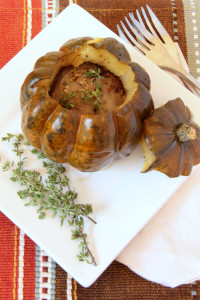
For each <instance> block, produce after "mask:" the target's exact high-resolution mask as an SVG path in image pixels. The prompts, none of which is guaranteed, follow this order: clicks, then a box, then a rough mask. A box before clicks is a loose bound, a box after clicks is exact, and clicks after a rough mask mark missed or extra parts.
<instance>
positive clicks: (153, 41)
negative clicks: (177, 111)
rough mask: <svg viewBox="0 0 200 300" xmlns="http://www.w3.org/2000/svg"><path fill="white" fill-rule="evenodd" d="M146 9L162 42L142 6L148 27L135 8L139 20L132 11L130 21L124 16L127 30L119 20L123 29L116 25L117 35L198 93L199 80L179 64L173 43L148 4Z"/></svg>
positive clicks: (199, 87)
mask: <svg viewBox="0 0 200 300" xmlns="http://www.w3.org/2000/svg"><path fill="white" fill-rule="evenodd" d="M147 10H148V12H149V15H150V17H151V19H152V22H153V24H154V26H155V28H156V29H157V31H158V33H159V34H160V36H161V38H162V39H163V41H164V42H162V41H161V39H160V38H159V36H158V35H157V33H156V31H155V30H154V29H153V27H152V25H151V23H150V21H149V19H148V17H147V14H146V12H145V10H144V8H141V11H142V14H143V17H144V19H145V21H146V23H147V25H148V29H147V28H146V27H145V25H144V22H143V20H142V17H141V15H140V13H139V11H138V10H136V14H137V17H138V20H139V21H137V20H136V19H135V18H134V15H133V13H131V14H129V18H130V19H131V22H130V21H129V19H128V18H127V17H125V21H126V23H127V25H128V28H129V30H128V29H127V27H126V26H125V25H124V22H123V21H121V22H120V23H121V27H122V29H123V30H122V29H121V28H120V26H119V25H117V29H118V33H119V36H120V37H121V38H122V39H123V40H125V41H126V42H127V43H129V44H131V45H134V46H136V47H137V49H138V50H139V51H141V52H142V53H143V54H144V55H146V57H147V58H149V59H150V60H151V61H153V62H154V63H155V64H157V65H158V66H159V67H161V68H162V69H164V70H167V71H170V72H172V73H174V74H176V75H178V76H179V77H180V78H181V79H182V81H183V82H184V84H185V86H186V87H187V88H188V89H189V90H190V91H192V92H193V89H195V92H196V93H197V94H198V95H200V82H199V81H198V80H196V79H195V78H194V77H193V76H192V75H191V74H190V73H188V72H186V71H185V70H184V69H183V68H182V67H181V66H180V57H179V54H178V50H177V48H176V46H175V43H174V42H173V40H172V39H171V38H170V36H169V34H168V33H167V31H166V30H165V28H164V27H163V25H162V24H161V22H160V21H159V20H158V18H157V17H156V15H155V14H154V13H153V11H152V10H151V9H150V7H149V6H148V5H147ZM123 31H124V32H125V34H126V35H125V34H124V32H123ZM130 31H131V32H130ZM133 35H134V36H133ZM127 37H128V38H129V39H128V38H127ZM130 41H131V42H130ZM191 87H192V88H191Z"/></svg>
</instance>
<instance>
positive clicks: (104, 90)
mask: <svg viewBox="0 0 200 300" xmlns="http://www.w3.org/2000/svg"><path fill="white" fill-rule="evenodd" d="M71 93H72V94H71ZM72 95H73V96H74V97H73V98H72V97H70V96H72ZM50 96H51V97H52V98H53V99H55V100H56V101H58V102H59V104H60V105H61V106H63V107H64V108H66V109H70V110H72V111H77V112H79V113H81V114H98V113H102V112H105V111H112V110H115V109H116V108H117V107H118V106H120V105H121V104H123V102H124V98H125V91H124V88H123V84H122V82H121V80H120V78H119V77H117V76H115V75H114V74H112V73H111V72H110V71H109V70H107V69H106V68H104V67H102V66H99V65H96V64H93V63H89V62H88V63H83V64H81V65H80V66H78V67H73V66H67V67H64V68H63V69H62V70H60V71H59V73H58V74H57V76H56V78H55V81H54V82H53V83H52V86H51V89H50Z"/></svg>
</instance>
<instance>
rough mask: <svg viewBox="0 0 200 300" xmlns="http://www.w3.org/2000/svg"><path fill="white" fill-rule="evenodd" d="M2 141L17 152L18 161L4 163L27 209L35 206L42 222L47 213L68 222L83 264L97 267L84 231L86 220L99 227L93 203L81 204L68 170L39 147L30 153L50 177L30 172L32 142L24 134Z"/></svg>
mask: <svg viewBox="0 0 200 300" xmlns="http://www.w3.org/2000/svg"><path fill="white" fill-rule="evenodd" d="M2 141H6V142H11V141H12V145H13V151H14V153H15V154H16V156H17V158H18V160H17V162H16V163H15V162H14V161H12V162H9V161H6V162H4V163H3V162H2V161H1V163H2V170H3V171H8V170H10V171H11V177H10V179H11V181H13V182H17V183H18V184H19V185H20V186H22V187H23V188H22V189H20V190H19V191H18V196H19V197H20V198H21V199H22V200H24V201H25V205H26V206H29V205H31V206H35V207H36V208H37V213H38V217H39V219H44V218H45V217H46V212H47V211H50V212H51V213H52V217H56V216H57V217H59V219H60V225H61V226H63V224H64V222H65V221H67V223H68V225H69V226H70V227H71V228H72V240H77V241H78V242H79V249H80V251H79V253H78V255H77V257H78V259H79V261H85V262H87V263H89V264H93V265H95V266H96V265H97V263H96V261H95V258H94V256H93V254H92V252H91V250H90V248H89V244H88V241H87V234H86V233H85V232H84V218H85V217H86V218H88V219H89V220H90V221H92V222H93V223H95V224H96V222H95V221H94V220H93V219H92V218H91V217H90V214H91V213H92V206H91V205H90V204H80V203H77V201H76V200H77V197H78V195H77V193H76V192H75V191H74V190H72V189H71V187H70V182H69V178H68V177H67V176H66V172H65V167H64V166H63V165H62V164H60V163H57V162H55V161H51V160H49V159H48V158H47V157H46V155H45V154H44V153H43V152H41V151H40V150H38V149H36V148H32V147H30V148H31V149H30V152H31V153H32V154H33V155H35V156H36V158H37V159H39V160H41V161H42V165H43V167H44V168H45V170H46V178H45V177H44V176H42V175H41V174H40V172H38V171H36V170H28V169H27V168H26V167H25V162H26V161H27V158H26V157H25V149H24V146H27V147H29V145H30V144H29V143H28V142H26V141H25V142H24V137H23V135H22V134H18V135H14V134H10V133H8V134H7V136H6V137H3V138H2Z"/></svg>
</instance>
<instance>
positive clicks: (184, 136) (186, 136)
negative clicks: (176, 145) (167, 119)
mask: <svg viewBox="0 0 200 300" xmlns="http://www.w3.org/2000/svg"><path fill="white" fill-rule="evenodd" d="M176 135H177V137H178V139H179V141H180V142H186V141H189V140H195V139H196V137H197V136H196V129H194V128H193V127H191V126H189V125H187V124H185V123H182V124H180V125H179V127H178V129H177V130H176Z"/></svg>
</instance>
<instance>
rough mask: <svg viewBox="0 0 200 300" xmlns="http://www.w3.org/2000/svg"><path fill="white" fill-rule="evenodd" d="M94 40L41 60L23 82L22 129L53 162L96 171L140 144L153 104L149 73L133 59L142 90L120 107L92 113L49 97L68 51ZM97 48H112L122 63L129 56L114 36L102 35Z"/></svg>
mask: <svg viewBox="0 0 200 300" xmlns="http://www.w3.org/2000/svg"><path fill="white" fill-rule="evenodd" d="M90 40H92V39H91V38H90V37H85V38H78V39H73V40H70V41H68V42H67V43H65V44H64V45H63V46H62V47H61V48H60V50H59V51H57V52H50V53H47V54H46V55H44V56H42V57H41V58H39V59H38V60H37V62H36V63H35V67H34V70H33V71H32V72H31V73H30V74H29V75H28V76H27V78H26V79H25V81H24V84H23V86H22V88H21V98H20V101H21V109H22V130H23V133H24V135H25V137H26V138H27V140H28V141H29V142H30V143H31V144H32V145H33V146H34V147H36V148H38V149H41V150H42V151H43V152H44V153H45V154H46V155H47V157H48V158H50V159H52V160H55V161H58V162H61V163H64V162H67V163H69V164H70V165H72V166H74V167H75V168H77V169H79V170H81V171H89V172H93V171H98V170H100V169H102V168H104V167H106V166H108V165H109V164H110V163H112V162H113V161H114V160H115V159H121V158H123V157H125V156H128V155H130V153H131V152H132V151H133V150H134V148H135V147H136V146H137V145H138V143H139V140H140V137H141V132H142V122H143V121H144V119H145V118H146V117H147V116H148V115H149V113H150V112H151V110H152V109H153V108H154V104H153V100H152V97H151V95H150V93H149V90H148V89H150V79H149V76H148V74H147V73H146V72H145V70H144V69H142V68H141V67H140V66H139V65H137V64H134V63H131V64H132V66H131V68H132V69H134V68H135V70H136V71H135V72H134V74H135V82H136V83H137V91H136V92H135V94H134V97H133V98H132V99H131V100H130V101H129V102H128V103H127V104H125V105H123V106H122V107H121V108H119V109H118V108H117V109H116V110H115V111H106V112H103V113H99V114H96V115H87V114H80V113H79V112H76V111H71V110H68V109H65V108H63V107H61V105H60V104H59V103H58V102H57V101H55V100H54V99H53V98H52V97H51V96H50V95H49V91H50V87H51V84H52V82H53V80H54V78H55V76H56V74H57V72H58V71H59V69H60V68H61V67H62V66H63V65H64V64H65V60H66V57H67V55H69V54H73V53H74V52H75V51H77V49H79V48H81V47H82V46H83V45H85V44H86V43H87V42H88V41H90ZM92 46H93V47H94V48H95V49H109V50H110V51H111V52H112V53H114V55H115V56H116V57H117V59H118V60H121V61H123V62H124V61H127V60H129V59H130V56H129V54H128V52H127V50H126V49H125V47H124V46H123V45H122V44H120V43H119V42H118V41H116V40H114V39H111V38H107V39H103V40H100V42H96V43H94V44H92ZM126 64H127V65H128V62H126Z"/></svg>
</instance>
